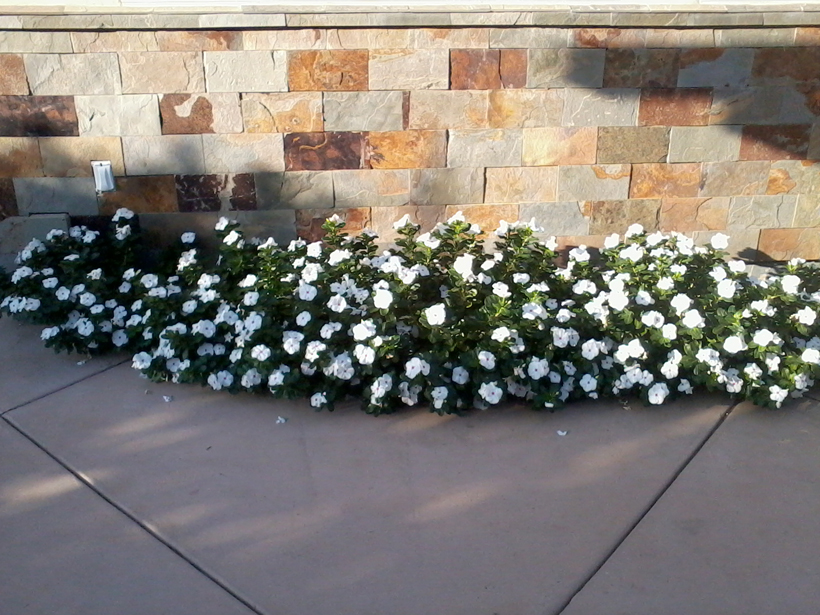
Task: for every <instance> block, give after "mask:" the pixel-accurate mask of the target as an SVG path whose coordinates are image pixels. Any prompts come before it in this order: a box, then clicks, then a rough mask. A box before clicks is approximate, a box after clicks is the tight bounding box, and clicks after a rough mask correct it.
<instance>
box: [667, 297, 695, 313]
mask: <svg viewBox="0 0 820 615" xmlns="http://www.w3.org/2000/svg"><path fill="white" fill-rule="evenodd" d="M669 304H670V305H671V306H672V307H673V308H675V312H676V313H677V314H678V315H680V314H681V313H683V312H685V311H686V310H688V309H689V306H691V305H692V300H691V299H690V298H689V297H688V296H686V295H683V294H680V293H679V294H677V295H675V296H674V297H672V301H670V302H669Z"/></svg>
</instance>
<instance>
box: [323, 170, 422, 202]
mask: <svg viewBox="0 0 820 615" xmlns="http://www.w3.org/2000/svg"><path fill="white" fill-rule="evenodd" d="M332 175H333V192H334V195H335V199H334V202H335V207H399V206H401V205H406V204H407V203H408V202H409V201H410V171H408V170H406V169H396V170H364V171H333V174H332Z"/></svg>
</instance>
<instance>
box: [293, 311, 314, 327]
mask: <svg viewBox="0 0 820 615" xmlns="http://www.w3.org/2000/svg"><path fill="white" fill-rule="evenodd" d="M310 319H311V316H310V312H308V311H302V312H299V314H298V316H296V324H297V325H299V326H300V327H304V326H305V325H306V324H308V323H309V322H310Z"/></svg>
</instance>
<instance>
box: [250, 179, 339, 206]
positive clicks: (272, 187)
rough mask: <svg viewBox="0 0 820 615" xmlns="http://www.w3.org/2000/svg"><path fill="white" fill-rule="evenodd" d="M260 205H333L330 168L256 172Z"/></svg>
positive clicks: (257, 196) (257, 194)
mask: <svg viewBox="0 0 820 615" xmlns="http://www.w3.org/2000/svg"><path fill="white" fill-rule="evenodd" d="M255 179H256V200H257V203H258V207H259V209H326V208H330V207H333V175H332V174H331V172H330V171H288V172H285V173H256V175H255Z"/></svg>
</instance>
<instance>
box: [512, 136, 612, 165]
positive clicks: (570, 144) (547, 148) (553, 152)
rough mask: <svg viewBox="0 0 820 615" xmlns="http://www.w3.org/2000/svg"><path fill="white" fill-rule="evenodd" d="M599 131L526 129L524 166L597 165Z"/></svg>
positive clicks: (523, 155)
mask: <svg viewBox="0 0 820 615" xmlns="http://www.w3.org/2000/svg"><path fill="white" fill-rule="evenodd" d="M597 143H598V129H597V128H594V127H592V126H584V127H581V128H562V127H545V128H525V129H524V146H523V154H522V160H523V164H524V166H528V167H529V166H551V165H575V164H594V163H595V156H596V148H597Z"/></svg>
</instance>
